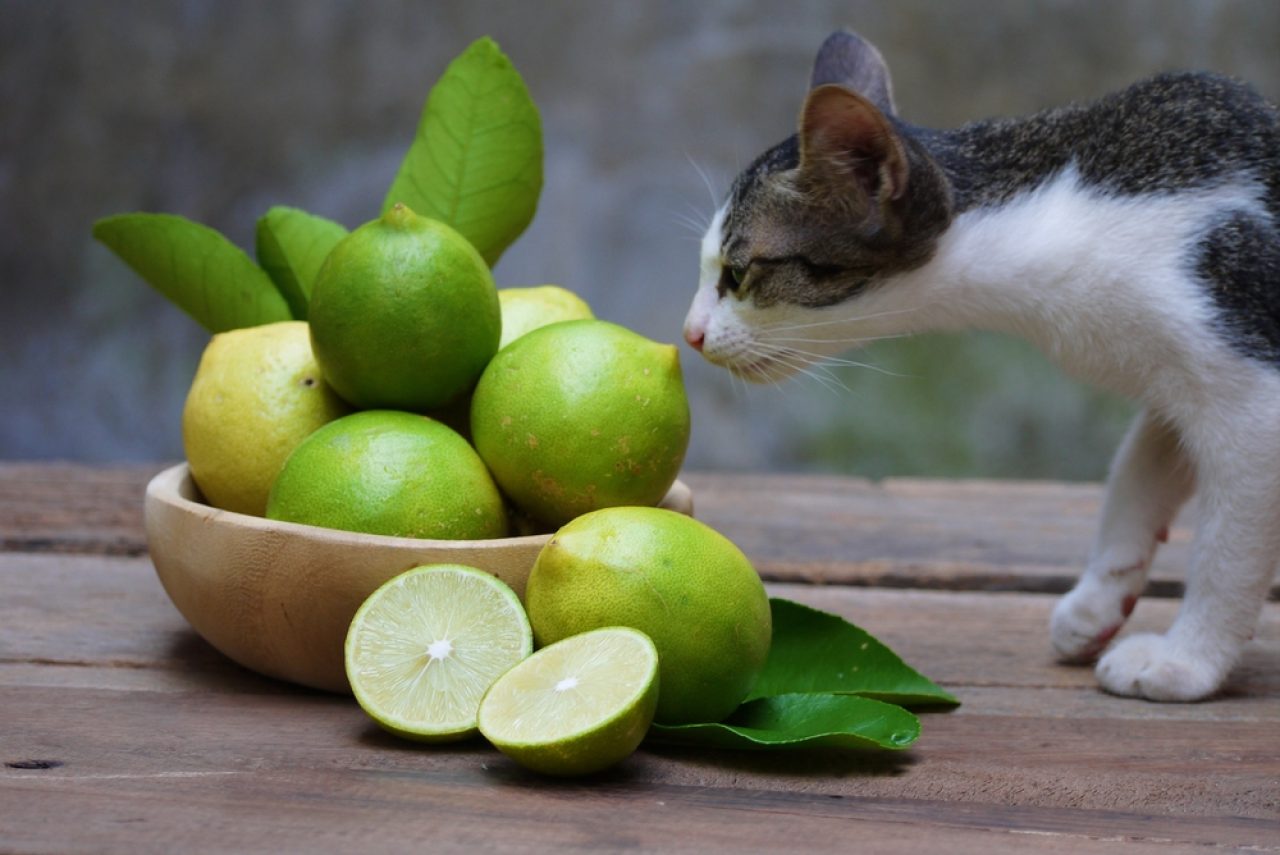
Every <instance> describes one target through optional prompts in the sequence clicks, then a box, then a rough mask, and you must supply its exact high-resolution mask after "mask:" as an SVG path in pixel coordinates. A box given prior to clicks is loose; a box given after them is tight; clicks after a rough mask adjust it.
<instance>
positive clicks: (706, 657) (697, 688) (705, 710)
mask: <svg viewBox="0 0 1280 855" xmlns="http://www.w3.org/2000/svg"><path fill="white" fill-rule="evenodd" d="M525 606H526V607H527V608H528V610H529V622H530V623H531V624H532V625H533V634H534V638H535V639H536V640H537V642H538V644H551V643H554V642H556V641H559V640H560V639H562V638H568V637H570V636H574V635H577V634H578V633H581V632H586V631H587V630H591V629H595V628H596V627H602V626H630V627H634V628H635V629H638V630H640V631H641V632H643V633H645V634H646V635H648V636H649V637H650V638H652V639H653V643H654V644H655V645H656V646H657V648H658V655H659V658H660V661H661V672H662V676H661V681H662V694H661V695H660V696H659V698H658V711H657V715H656V717H655V718H656V720H657V721H659V722H662V723H663V724H685V723H690V722H711V721H720V720H721V719H723V718H724V717H725V716H727V715H729V714H730V713H731V712H733V711H734V709H736V708H737V706H738V704H740V703H741V702H742V699H743V698H745V697H746V696H747V693H748V692H750V691H751V687H752V686H753V685H754V684H755V681H756V678H757V677H758V676H759V674H760V672H761V670H763V668H764V663H765V659H766V658H767V657H768V655H769V645H770V642H771V641H772V638H773V633H772V618H771V616H770V611H769V598H768V596H767V595H766V593H765V590H764V585H763V584H762V583H761V581H760V577H759V576H758V575H756V572H755V570H754V569H753V568H752V566H751V562H750V561H748V560H747V557H746V556H745V555H743V554H742V551H741V550H739V549H738V547H736V546H735V545H734V544H733V543H732V542H731V541H730V540H729V539H728V538H726V537H724V535H722V534H720V533H719V532H717V531H715V530H714V529H712V528H711V527H710V526H707V525H706V524H704V523H701V522H698V521H697V520H695V519H693V518H691V517H687V516H685V515H683V514H678V513H676V512H674V511H667V510H663V509H660V508H608V509H606V510H601V511H596V512H594V513H590V514H587V515H585V516H582V517H579V518H578V519H576V520H574V521H573V522H571V523H569V524H568V525H566V526H564V527H563V528H561V529H560V530H559V531H557V532H556V533H555V535H554V536H553V537H552V538H551V540H550V541H548V543H547V545H546V546H545V547H543V549H542V551H541V552H540V553H539V554H538V558H537V560H536V561H535V562H534V565H533V570H532V571H531V572H530V574H529V581H528V584H527V586H526V588H525Z"/></svg>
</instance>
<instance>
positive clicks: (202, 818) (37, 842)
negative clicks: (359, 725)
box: [0, 769, 1277, 855]
mask: <svg viewBox="0 0 1280 855" xmlns="http://www.w3.org/2000/svg"><path fill="white" fill-rule="evenodd" d="M0 793H3V799H4V802H5V804H6V805H7V806H9V807H10V808H11V810H10V812H9V814H8V816H9V819H6V817H5V816H0V835H2V836H3V838H4V839H5V840H6V841H7V842H8V843H9V844H10V845H12V846H13V847H14V848H15V849H17V850H19V851H57V852H127V853H146V852H160V853H168V852H173V851H211V850H214V851H233V852H279V851H282V850H288V851H295V850H305V851H314V850H319V851H331V850H339V849H341V850H344V851H348V850H357V851H378V852H414V853H417V852H422V851H430V852H474V851H485V852H530V851H537V852H541V851H554V852H562V851H574V850H579V851H591V852H598V851H605V852H612V851H619V850H630V851H640V852H783V851H787V852H790V851H819V852H824V851H843V850H846V849H848V850H849V851H860V852H877V853H899V852H903V853H913V855H914V853H920V852H947V853H956V854H957V855H990V854H991V853H1005V852H1008V853H1026V852H1032V851H1034V852H1045V853H1064V855H1091V853H1111V852H1116V851H1118V850H1119V849H1120V847H1121V846H1123V852H1126V853H1128V852H1137V853H1157V852H1159V853H1164V855H1168V854H1169V853H1171V852H1178V851H1204V850H1205V848H1207V847H1224V848H1226V847H1230V848H1232V849H1236V848H1243V847H1248V848H1249V851H1254V852H1275V851H1277V849H1276V848H1275V847H1273V846H1271V845H1269V843H1268V841H1270V840H1273V839H1274V835H1275V825H1274V824H1273V823H1268V822H1265V821H1250V820H1241V819H1234V820H1214V819H1201V818H1191V819H1188V818H1185V817H1171V818H1162V817H1150V816H1145V815H1141V814H1125V813H1120V812H1082V811H1075V810H1072V811H1044V810H1039V809H1030V810H1029V809H1025V808H1019V807H986V808H977V809H975V808H974V807H973V806H969V805H954V804H948V803H945V802H930V801H895V800H880V799H870V798H862V797H845V796H840V795H838V794H798V793H792V792H787V791H779V790H745V789H724V790H722V789H712V788H707V787H703V786H685V785H670V784H650V783H645V782H640V781H636V780H634V779H630V778H625V777H624V778H597V779H595V780H592V781H589V782H586V783H581V784H547V783H546V782H543V781H530V780H528V779H527V778H525V777H523V776H521V775H519V774H518V773H513V772H511V771H510V770H507V769H501V770H494V771H488V770H482V771H481V773H480V774H479V775H476V774H466V773H457V772H452V771H441V770H438V769H432V770H431V771H415V772H410V773H404V772H389V771H383V770H374V769H362V770H356V771H351V772H345V773H344V772H340V771H335V770H331V769H322V770H318V771H315V772H299V771H298V770H288V771H283V772H278V771H271V770H256V771H253V772H251V773H246V774H239V775H226V776H223V775H218V774H216V773H214V774H209V775H198V776H191V777H177V778H172V777H171V778H166V777H158V778H151V779H148V778H145V777H142V778H133V779H120V778H117V779H111V780H102V781H98V782H92V781H83V782H80V783H77V784H75V785H72V786H68V787H58V786H54V785H35V786H31V785H28V786H26V787H15V786H13V785H6V782H3V781H0ZM68 816H74V817H75V818H76V820H75V822H74V823H69V822H67V821H66V817H68ZM19 817H21V819H18V818H19Z"/></svg>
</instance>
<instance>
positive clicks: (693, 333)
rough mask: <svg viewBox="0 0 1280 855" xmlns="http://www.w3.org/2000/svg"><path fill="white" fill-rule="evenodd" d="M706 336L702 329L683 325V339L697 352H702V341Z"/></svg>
mask: <svg viewBox="0 0 1280 855" xmlns="http://www.w3.org/2000/svg"><path fill="white" fill-rule="evenodd" d="M706 337H707V336H706V333H704V332H703V331H702V330H698V329H692V328H689V327H685V331H684V340H685V341H687V342H689V346H690V347H692V348H693V349H694V350H696V351H698V352H699V353H701V352H702V342H703V341H704V340H705V339H706Z"/></svg>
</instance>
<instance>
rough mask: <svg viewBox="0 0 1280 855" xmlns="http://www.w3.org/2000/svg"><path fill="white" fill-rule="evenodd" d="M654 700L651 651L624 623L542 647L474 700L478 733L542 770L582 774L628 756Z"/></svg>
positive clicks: (642, 637)
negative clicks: (480, 699) (478, 700)
mask: <svg viewBox="0 0 1280 855" xmlns="http://www.w3.org/2000/svg"><path fill="white" fill-rule="evenodd" d="M657 704H658V650H657V648H655V647H654V646H653V642H652V641H650V640H649V636H647V635H645V634H644V633H643V632H640V631H639V630H635V629H630V628H627V627H619V626H613V627H605V628H603V629H596V630H592V631H591V632H584V633H582V634H581V635H575V636H572V637H570V638H566V639H564V640H563V641H558V642H556V643H555V644H552V645H550V646H548V647H544V648H543V649H541V650H539V651H538V652H537V653H535V654H533V655H532V656H530V657H529V658H528V659H526V660H524V661H523V662H521V663H520V664H519V665H516V666H515V667H513V668H512V669H511V670H510V671H508V672H507V673H506V674H503V675H502V676H501V677H500V678H498V681H497V682H496V683H494V684H493V688H491V689H489V693H488V694H487V695H485V696H484V700H483V701H482V702H481V703H480V717H479V723H480V732H481V733H482V734H484V736H485V738H486V739H488V740H489V741H490V742H492V743H493V744H494V745H495V746H497V748H498V749H499V750H500V751H502V753H504V754H506V755H507V756H508V757H510V758H511V759H513V760H515V761H516V762H517V763H520V764H521V765H523V766H526V767H528V768H530V769H533V770H534V771H537V772H544V773H546V774H549V775H584V774H587V773H589V772H596V771H599V770H600V769H604V768H605V767H607V766H612V765H613V764H614V763H617V762H618V761H620V760H622V759H623V758H625V757H627V756H628V755H629V754H631V752H633V751H635V750H636V746H638V745H639V744H640V740H642V739H644V735H645V733H647V732H648V730H649V725H650V723H652V721H653V711H654V709H655V708H656V707H657Z"/></svg>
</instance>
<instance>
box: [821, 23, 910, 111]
mask: <svg viewBox="0 0 1280 855" xmlns="http://www.w3.org/2000/svg"><path fill="white" fill-rule="evenodd" d="M828 83H837V84H839V85H841V86H844V87H845V88H847V89H852V90H853V91H854V92H857V93H859V94H861V95H862V96H863V97H864V98H866V99H867V100H868V101H870V102H871V103H872V104H875V105H876V107H877V108H878V109H879V110H880V111H881V112H882V113H888V114H889V115H891V116H892V115H895V114H896V112H897V111H896V109H895V108H894V106H893V84H892V82H891V81H890V79H889V66H888V65H886V64H885V61H884V57H882V56H881V55H880V51H878V50H876V46H875V45H873V44H872V43H871V42H869V41H867V40H866V39H864V38H862V37H861V36H859V35H857V34H856V33H851V32H849V31H848V30H840V31H838V32H834V33H832V34H831V35H829V36H827V40H826V41H824V42H823V43H822V47H820V48H818V55H817V57H816V58H815V59H814V60H813V73H812V74H810V75H809V88H810V89H817V88H818V87H819V86H825V85H826V84H828Z"/></svg>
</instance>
